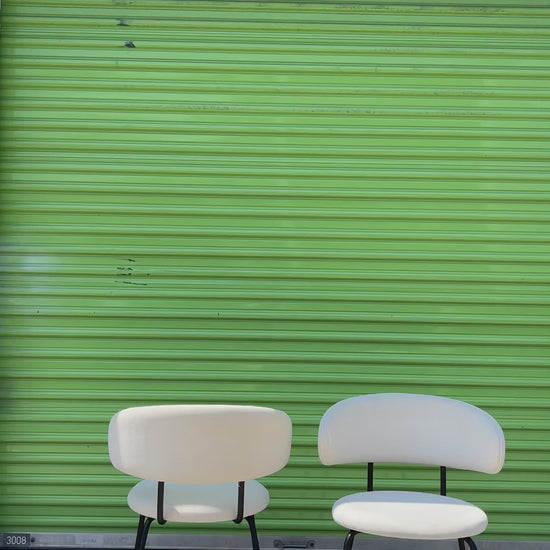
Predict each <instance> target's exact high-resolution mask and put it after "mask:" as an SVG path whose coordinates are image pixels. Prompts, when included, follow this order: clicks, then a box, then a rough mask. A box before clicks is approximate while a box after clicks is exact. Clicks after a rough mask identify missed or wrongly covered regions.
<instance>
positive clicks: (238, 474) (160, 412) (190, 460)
mask: <svg viewBox="0 0 550 550" xmlns="http://www.w3.org/2000/svg"><path fill="white" fill-rule="evenodd" d="M291 434H292V426H291V422H290V419H289V417H288V416H287V415H286V414H285V413H284V412H282V411H279V410H275V409H269V408H266V407H252V406H241V405H158V406H151V407H135V408H130V409H125V410H122V411H120V412H118V413H117V414H115V416H114V417H113V418H112V420H111V423H110V425H109V454H110V457H111V462H112V464H113V466H114V467H115V468H117V469H118V470H120V471H122V472H124V473H126V474H129V475H133V476H136V477H139V478H141V479H150V480H153V481H165V482H173V483H202V484H205V483H213V484H220V483H230V482H234V481H246V480H249V479H255V478H259V477H264V476H266V475H269V474H272V473H274V472H276V471H278V470H280V469H281V468H283V467H284V466H285V465H286V463H287V461H288V458H289V455H290V444H291Z"/></svg>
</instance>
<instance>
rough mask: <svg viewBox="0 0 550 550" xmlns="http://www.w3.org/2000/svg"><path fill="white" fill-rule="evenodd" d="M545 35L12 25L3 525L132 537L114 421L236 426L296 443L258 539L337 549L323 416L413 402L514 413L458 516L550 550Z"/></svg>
mask: <svg viewBox="0 0 550 550" xmlns="http://www.w3.org/2000/svg"><path fill="white" fill-rule="evenodd" d="M549 17H550V6H549V4H548V1H547V0H538V1H535V0H530V1H529V2H527V3H524V2H522V1H520V0H514V1H510V0H498V1H493V0H489V1H485V2H484V3H483V7H480V6H479V5H478V3H477V2H474V1H470V2H468V1H461V0H453V1H448V0H439V1H437V2H432V1H425V2H420V1H407V0H399V1H395V2H385V3H372V2H354V1H351V2H346V3H345V4H332V3H323V2H297V3H296V2H295V3H284V2H262V3H256V2H244V1H243V2H221V1H217V2H186V1H179V2H175V1H174V2H172V1H167V0H159V1H141V0H113V1H110V0H109V1H108V0H89V1H86V2H78V1H75V0H40V1H38V0H25V1H23V0H21V1H17V0H4V5H3V22H2V25H3V31H2V76H3V88H2V118H3V127H2V131H3V134H2V148H3V158H2V161H3V162H2V177H3V186H2V199H3V210H2V216H3V218H2V223H3V233H2V241H3V248H4V256H3V260H2V268H3V270H4V276H3V284H2V289H3V295H4V298H3V305H4V321H3V328H4V340H3V350H2V354H3V359H2V361H3V363H2V364H3V367H4V371H3V372H4V381H5V387H6V388H7V390H6V391H7V392H8V399H7V401H6V400H4V406H3V422H2V439H3V449H2V456H1V458H2V461H1V463H2V468H3V470H4V480H5V484H4V488H3V490H4V492H5V495H4V497H3V501H4V509H3V513H2V520H1V521H2V524H3V526H2V528H3V529H4V530H9V531H31V532H40V531H53V532H131V531H133V529H134V516H133V514H132V513H131V512H129V511H128V510H127V508H126V504H125V493H126V490H127V488H128V486H129V483H131V480H129V479H127V478H126V477H124V476H121V475H118V474H117V473H116V472H115V471H114V470H113V469H112V467H111V466H110V465H109V461H108V457H107V449H106V437H105V436H106V428H107V422H108V420H109V418H110V416H111V415H112V414H113V413H114V412H115V411H117V410H118V409H120V408H123V407H126V406H131V405H139V404H151V403H172V402H191V403H195V402H197V403H201V402H224V403H225V402H232V403H233V402H239V403H258V404H267V405H270V406H274V407H278V408H282V409H284V410H286V411H287V412H288V413H289V414H290V415H291V416H292V418H293V421H294V425H295V440H294V449H293V455H292V460H291V463H290V466H289V468H288V469H286V470H285V471H284V472H282V473H281V474H279V475H277V476H275V477H273V478H271V479H269V480H268V481H267V484H268V485H269V487H270V489H271V491H272V495H273V501H272V506H271V508H270V509H269V510H268V511H267V512H266V513H265V514H263V516H262V517H261V519H260V522H259V527H260V529H261V533H262V534H268V533H273V534H285V533H290V534H295V535H296V534H314V535H330V536H340V535H341V530H340V529H338V528H336V526H335V525H334V524H333V522H332V520H331V518H330V507H331V504H332V501H333V500H334V499H335V498H337V497H338V496H341V495H342V494H344V493H346V492H349V491H350V490H355V489H356V490H359V487H360V483H362V482H361V481H360V480H362V479H363V478H364V472H363V470H362V469H361V470H359V469H357V468H334V469H332V470H330V471H329V469H327V468H324V467H321V466H320V464H319V462H318V459H317V453H316V430H317V424H318V421H319V419H320V417H321V414H322V413H323V411H324V410H325V409H326V408H327V407H328V406H329V405H330V404H332V403H333V402H335V401H337V400H339V399H342V398H345V397H348V396H351V395H355V394H358V393H368V392H380V391H410V392H427V393H436V394H442V395H446V396H451V397H456V398H459V399H464V400H466V401H469V402H471V403H474V404H476V405H479V406H481V407H483V408H485V409H486V410H488V411H489V412H491V413H493V414H494V415H495V416H496V418H497V419H498V420H499V421H500V422H501V424H502V425H503V427H504V430H505V433H506V436H507V440H508V457H507V462H506V466H505V469H504V471H503V473H502V474H501V475H499V476H498V477H496V478H492V477H488V476H477V475H472V474H466V473H460V474H459V473H452V474H451V476H450V483H449V490H450V492H451V493H452V494H453V495H456V496H458V497H463V498H467V499H471V500H473V501H474V502H476V503H478V504H480V505H482V506H483V507H485V508H486V509H487V511H488V513H489V516H490V527H489V531H488V533H487V536H488V537H490V538H494V539H519V540H522V539H523V540H527V539H533V540H544V539H548V536H549V535H550V526H549V525H550V524H549V523H548V513H549V502H550V483H549V469H550V467H549V464H550V460H549V458H550V452H549V443H548V426H549V419H550V414H549V412H550V395H549V390H550V387H549V386H550V374H549V341H548V336H549V333H550V328H549V325H550V315H549V313H550V296H549V293H548V289H549V286H548V283H549V280H550V273H549V259H550V257H549V252H550V224H549V221H550V182H549V173H550V170H549V168H550V163H549V157H550V148H549V146H548V138H549V135H550V101H549V100H550V90H549V87H548V82H549V80H548V78H549V76H550V62H549V61H550V29H549V25H548V22H549ZM6 403H7V405H6ZM435 475H436V472H432V471H431V470H429V471H427V470H424V469H418V468H415V469H411V470H409V471H408V473H407V475H406V476H405V485H406V486H408V487H421V486H422V483H423V482H424V481H430V482H432V481H431V480H433V484H434V489H435V488H436V487H437V482H436V481H435ZM381 477H382V478H383V479H382V480H381V483H385V485H386V486H387V487H396V486H397V485H398V484H399V483H402V481H403V480H401V479H399V478H398V477H397V474H396V473H395V471H394V470H393V469H389V470H385V471H384V473H383V474H381ZM424 487H425V485H424ZM170 529H172V528H171V527H168V531H165V532H171V531H170ZM176 529H177V532H180V531H181V528H180V527H177V528H176ZM235 529H237V528H235V527H231V526H223V525H222V526H210V525H208V526H206V527H204V526H203V527H199V526H196V527H193V528H191V529H190V530H189V529H188V530H187V532H196V533H228V534H235V533H236V531H235ZM237 530H238V529H237ZM174 532H176V531H174ZM184 532H185V530H184Z"/></svg>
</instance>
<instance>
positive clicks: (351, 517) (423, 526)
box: [332, 491, 487, 540]
mask: <svg viewBox="0 0 550 550" xmlns="http://www.w3.org/2000/svg"><path fill="white" fill-rule="evenodd" d="M332 517H333V518H334V521H335V522H336V523H338V524H339V525H341V526H342V527H345V528H347V529H351V530H353V531H358V532H360V533H368V534H371V535H379V536H383V537H395V538H406V539H426V540H445V539H458V538H463V537H473V536H475V535H478V534H479V533H482V532H483V531H485V529H486V528H487V516H486V515H485V512H484V511H483V510H481V509H480V508H478V507H477V506H474V505H473V504H470V503H468V502H465V501H463V500H459V499H456V498H451V497H445V496H440V495H435V494H430V493H416V492H411V491H371V492H366V493H356V494H354V495H349V496H347V497H344V498H341V499H340V500H338V501H337V502H335V504H334V506H333V508H332Z"/></svg>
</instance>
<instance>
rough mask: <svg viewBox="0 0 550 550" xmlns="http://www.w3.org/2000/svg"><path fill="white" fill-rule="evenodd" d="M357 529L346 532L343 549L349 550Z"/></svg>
mask: <svg viewBox="0 0 550 550" xmlns="http://www.w3.org/2000/svg"><path fill="white" fill-rule="evenodd" d="M357 533H358V531H352V530H350V532H349V533H348V536H347V537H346V540H345V541H344V549H343V550H351V548H352V546H353V540H354V539H355V535H357Z"/></svg>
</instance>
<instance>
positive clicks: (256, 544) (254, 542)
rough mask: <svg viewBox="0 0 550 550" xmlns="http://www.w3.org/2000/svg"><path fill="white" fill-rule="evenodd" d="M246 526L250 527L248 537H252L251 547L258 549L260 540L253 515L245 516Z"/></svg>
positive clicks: (254, 549)
mask: <svg viewBox="0 0 550 550" xmlns="http://www.w3.org/2000/svg"><path fill="white" fill-rule="evenodd" d="M244 519H246V521H247V523H248V527H250V537H251V538H252V549H253V550H260V541H259V540H258V531H257V530H256V520H255V519H254V516H248V517H246V518H244Z"/></svg>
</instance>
